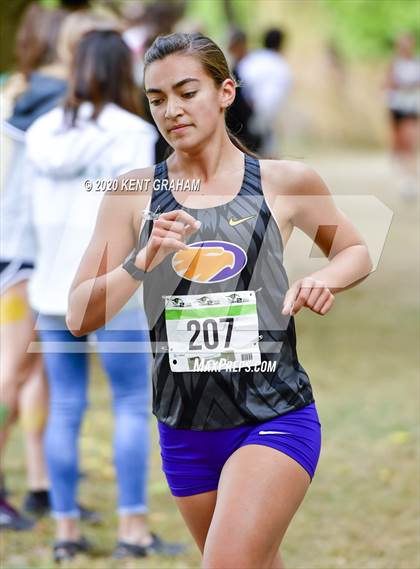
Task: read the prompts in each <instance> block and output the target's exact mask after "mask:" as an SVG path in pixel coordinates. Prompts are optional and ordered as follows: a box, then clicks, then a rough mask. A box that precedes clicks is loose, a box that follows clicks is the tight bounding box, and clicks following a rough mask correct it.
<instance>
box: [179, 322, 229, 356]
mask: <svg viewBox="0 0 420 569" xmlns="http://www.w3.org/2000/svg"><path fill="white" fill-rule="evenodd" d="M220 323H226V324H227V334H226V338H225V344H224V346H223V348H229V345H230V339H231V337H232V329H233V318H229V317H227V318H219V320H214V319H212V318H207V319H206V320H203V321H201V322H200V321H199V320H189V321H188V323H187V330H188V332H194V333H193V335H192V337H191V339H190V344H189V348H190V350H191V351H197V350H202V349H203V346H202V344H196V343H195V342H196V340H197V338H198V336H199V335H200V333H201V332H202V333H203V341H204V346H205V348H207V349H208V350H214V349H215V348H218V347H219V343H220V340H219V329H218V324H220Z"/></svg>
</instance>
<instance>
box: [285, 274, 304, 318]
mask: <svg viewBox="0 0 420 569" xmlns="http://www.w3.org/2000/svg"><path fill="white" fill-rule="evenodd" d="M300 283H301V281H300V280H299V281H296V282H295V283H294V284H293V285H292V286H291V287H290V288H289V290H288V291H287V292H286V294H285V296H284V301H283V310H282V314H290V310H291V308H292V306H293V303H294V302H295V300H296V296H297V295H298V293H299V288H300Z"/></svg>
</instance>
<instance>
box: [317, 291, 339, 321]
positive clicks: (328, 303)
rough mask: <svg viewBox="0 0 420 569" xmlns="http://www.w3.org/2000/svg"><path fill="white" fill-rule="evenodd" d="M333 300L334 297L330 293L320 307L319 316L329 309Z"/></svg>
mask: <svg viewBox="0 0 420 569" xmlns="http://www.w3.org/2000/svg"><path fill="white" fill-rule="evenodd" d="M334 302H335V297H334V295H333V294H332V295H331V296H330V298H329V299H328V300H327V301H326V303H325V304H324V306H323V307H322V308H321V310H320V312H319V314H321V316H324V314H326V313H327V312H329V311H330V310H331V307H332V305H333V304H334Z"/></svg>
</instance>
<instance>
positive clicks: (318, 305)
mask: <svg viewBox="0 0 420 569" xmlns="http://www.w3.org/2000/svg"><path fill="white" fill-rule="evenodd" d="M330 296H332V294H331V291H330V289H328V288H324V290H323V291H322V292H321V294H320V296H319V298H318V300H317V301H316V302H315V303H314V305H313V306H310V307H309V308H311V309H312V310H313V311H314V312H318V313H319V312H320V311H321V308H322V307H323V306H324V304H325V303H326V302H327V300H328V299H329V298H330Z"/></svg>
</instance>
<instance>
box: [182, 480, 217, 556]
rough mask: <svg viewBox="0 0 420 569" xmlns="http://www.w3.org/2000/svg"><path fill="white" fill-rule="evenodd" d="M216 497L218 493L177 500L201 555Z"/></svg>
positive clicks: (207, 493) (206, 493)
mask: <svg viewBox="0 0 420 569" xmlns="http://www.w3.org/2000/svg"><path fill="white" fill-rule="evenodd" d="M216 497H217V492H216V491H214V492H204V493H202V494H195V495H194V496H186V497H185V498H175V502H176V504H177V506H178V509H179V511H180V512H181V514H182V517H183V518H184V520H185V523H186V524H187V526H188V529H189V530H190V532H191V535H192V536H193V538H194V539H195V541H196V543H197V545H198V547H199V549H200V551H201V553H203V551H204V544H205V542H206V538H207V532H208V530H209V527H210V523H211V519H212V517H213V512H214V508H215V505H216Z"/></svg>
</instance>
